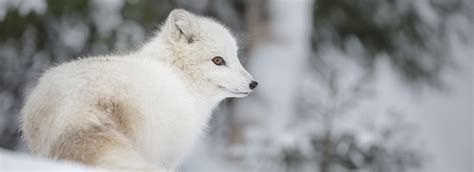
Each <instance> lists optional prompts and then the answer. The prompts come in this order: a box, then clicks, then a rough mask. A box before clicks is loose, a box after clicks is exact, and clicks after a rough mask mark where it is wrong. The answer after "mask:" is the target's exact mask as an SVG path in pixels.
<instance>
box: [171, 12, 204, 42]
mask: <svg viewBox="0 0 474 172" xmlns="http://www.w3.org/2000/svg"><path fill="white" fill-rule="evenodd" d="M195 17H196V16H194V15H193V14H191V13H189V12H187V11H186V10H183V9H175V10H173V11H171V13H170V14H169V16H168V19H167V20H166V24H165V25H166V27H167V29H168V32H169V36H170V38H171V39H173V40H174V41H179V40H181V39H183V38H184V39H185V40H186V42H187V43H188V44H190V43H193V42H194V33H193V29H194V28H193V27H195V23H194V22H195Z"/></svg>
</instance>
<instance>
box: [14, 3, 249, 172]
mask: <svg viewBox="0 0 474 172" xmlns="http://www.w3.org/2000/svg"><path fill="white" fill-rule="evenodd" d="M237 49H238V47H237V44H236V41H235V39H234V37H233V36H232V34H231V33H230V32H229V31H228V29H226V28H225V27H224V26H222V25H221V24H219V23H218V22H216V21H214V20H213V19H210V18H206V17H200V16H197V15H194V14H191V13H189V12H187V11H185V10H182V9H176V10H173V11H172V12H171V13H170V15H169V16H168V18H167V20H166V22H165V24H164V25H163V26H162V27H161V30H160V31H159V32H158V33H157V34H156V36H155V37H154V38H152V39H151V40H150V41H149V42H148V43H146V44H144V45H143V47H142V48H140V49H139V50H137V51H136V52H132V53H129V54H126V55H114V56H101V57H91V58H86V59H81V60H76V61H72V62H69V63H65V64H62V65H59V66H56V67H53V68H51V69H49V70H47V71H46V72H45V73H44V75H43V76H42V77H41V78H40V79H39V82H38V85H37V86H36V87H35V88H34V89H33V90H32V92H31V94H30V95H29V96H28V98H27V101H26V104H25V106H24V107H23V109H22V111H21V123H22V126H21V130H22V132H23V137H24V139H25V141H26V143H27V145H28V147H29V149H30V150H31V151H32V152H33V153H34V154H37V155H39V156H43V157H49V158H53V159H65V160H72V161H77V162H81V163H84V164H88V165H93V166H98V167H104V168H110V169H130V170H136V169H150V170H152V171H153V170H155V169H156V170H157V171H158V170H174V169H175V168H176V167H177V166H178V165H179V162H180V160H181V159H182V158H183V157H184V156H185V154H186V153H187V152H188V151H189V150H190V149H191V148H192V146H193V143H194V142H195V140H196V139H197V138H198V137H199V136H200V134H202V132H203V128H205V127H206V124H207V122H208V120H209V118H210V115H211V112H212V110H213V108H214V107H215V106H216V105H217V104H218V103H219V102H220V101H221V100H223V99H225V98H228V97H244V96H247V95H248V94H249V93H250V92H252V91H253V89H254V88H255V87H256V86H257V82H255V81H254V79H253V78H252V76H251V75H250V74H249V73H248V72H247V71H246V70H245V69H244V68H243V67H242V65H241V64H240V62H239V60H238V58H237Z"/></svg>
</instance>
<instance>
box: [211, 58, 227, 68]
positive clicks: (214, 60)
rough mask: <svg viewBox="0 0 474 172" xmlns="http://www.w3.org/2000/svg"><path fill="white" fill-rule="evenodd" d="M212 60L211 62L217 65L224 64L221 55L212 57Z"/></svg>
mask: <svg viewBox="0 0 474 172" xmlns="http://www.w3.org/2000/svg"><path fill="white" fill-rule="evenodd" d="M212 62H213V63H214V64H216V65H217V66H222V65H225V61H224V59H223V58H222V57H220V56H217V57H214V58H213V59H212Z"/></svg>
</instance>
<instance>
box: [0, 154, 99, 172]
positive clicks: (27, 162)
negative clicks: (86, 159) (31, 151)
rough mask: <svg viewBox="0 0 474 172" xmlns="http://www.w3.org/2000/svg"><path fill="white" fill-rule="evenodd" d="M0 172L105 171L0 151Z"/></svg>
mask: <svg viewBox="0 0 474 172" xmlns="http://www.w3.org/2000/svg"><path fill="white" fill-rule="evenodd" d="M0 171H1V172H20V171H38V172H42V171H44V172H47V171H51V172H53V171H58V172H59V171H68V172H86V171H87V172H90V171H97V172H99V171H103V172H105V171H106V170H97V169H91V168H88V167H84V166H81V165H78V164H75V163H71V162H64V161H63V162H53V161H50V160H45V159H39V158H35V157H32V156H30V155H28V154H20V153H18V152H11V151H7V150H3V149H0Z"/></svg>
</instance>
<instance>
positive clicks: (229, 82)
mask: <svg viewBox="0 0 474 172" xmlns="http://www.w3.org/2000/svg"><path fill="white" fill-rule="evenodd" d="M156 39H158V41H159V43H158V44H159V45H160V46H165V47H162V48H163V49H165V51H166V53H167V55H165V56H166V57H164V58H165V59H164V60H165V62H166V63H169V64H171V66H172V67H174V68H175V69H176V70H177V71H178V72H180V73H181V74H183V76H185V78H186V79H188V80H189V81H190V83H191V84H193V86H194V87H198V90H200V91H203V92H205V93H206V94H210V95H213V96H218V97H221V98H226V97H244V96H247V95H248V94H249V93H250V92H252V91H253V89H255V87H256V86H257V82H256V81H254V79H253V77H252V76H251V75H250V74H249V73H248V72H247V71H246V70H245V69H244V67H243V66H242V64H240V61H239V59H238V56H237V50H238V47H237V43H236V39H235V38H234V37H233V35H232V34H231V33H230V32H229V30H228V29H226V28H225V27H224V26H223V25H221V24H220V23H218V22H216V21H215V20H213V19H211V18H207V17H201V16H197V15H194V14H192V13H190V12H187V11H185V10H182V9H176V10H173V11H172V12H171V13H170V14H169V16H168V18H167V19H166V22H165V24H164V25H163V26H162V28H161V31H160V32H159V33H158V36H157V38H156ZM155 48H156V47H155Z"/></svg>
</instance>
